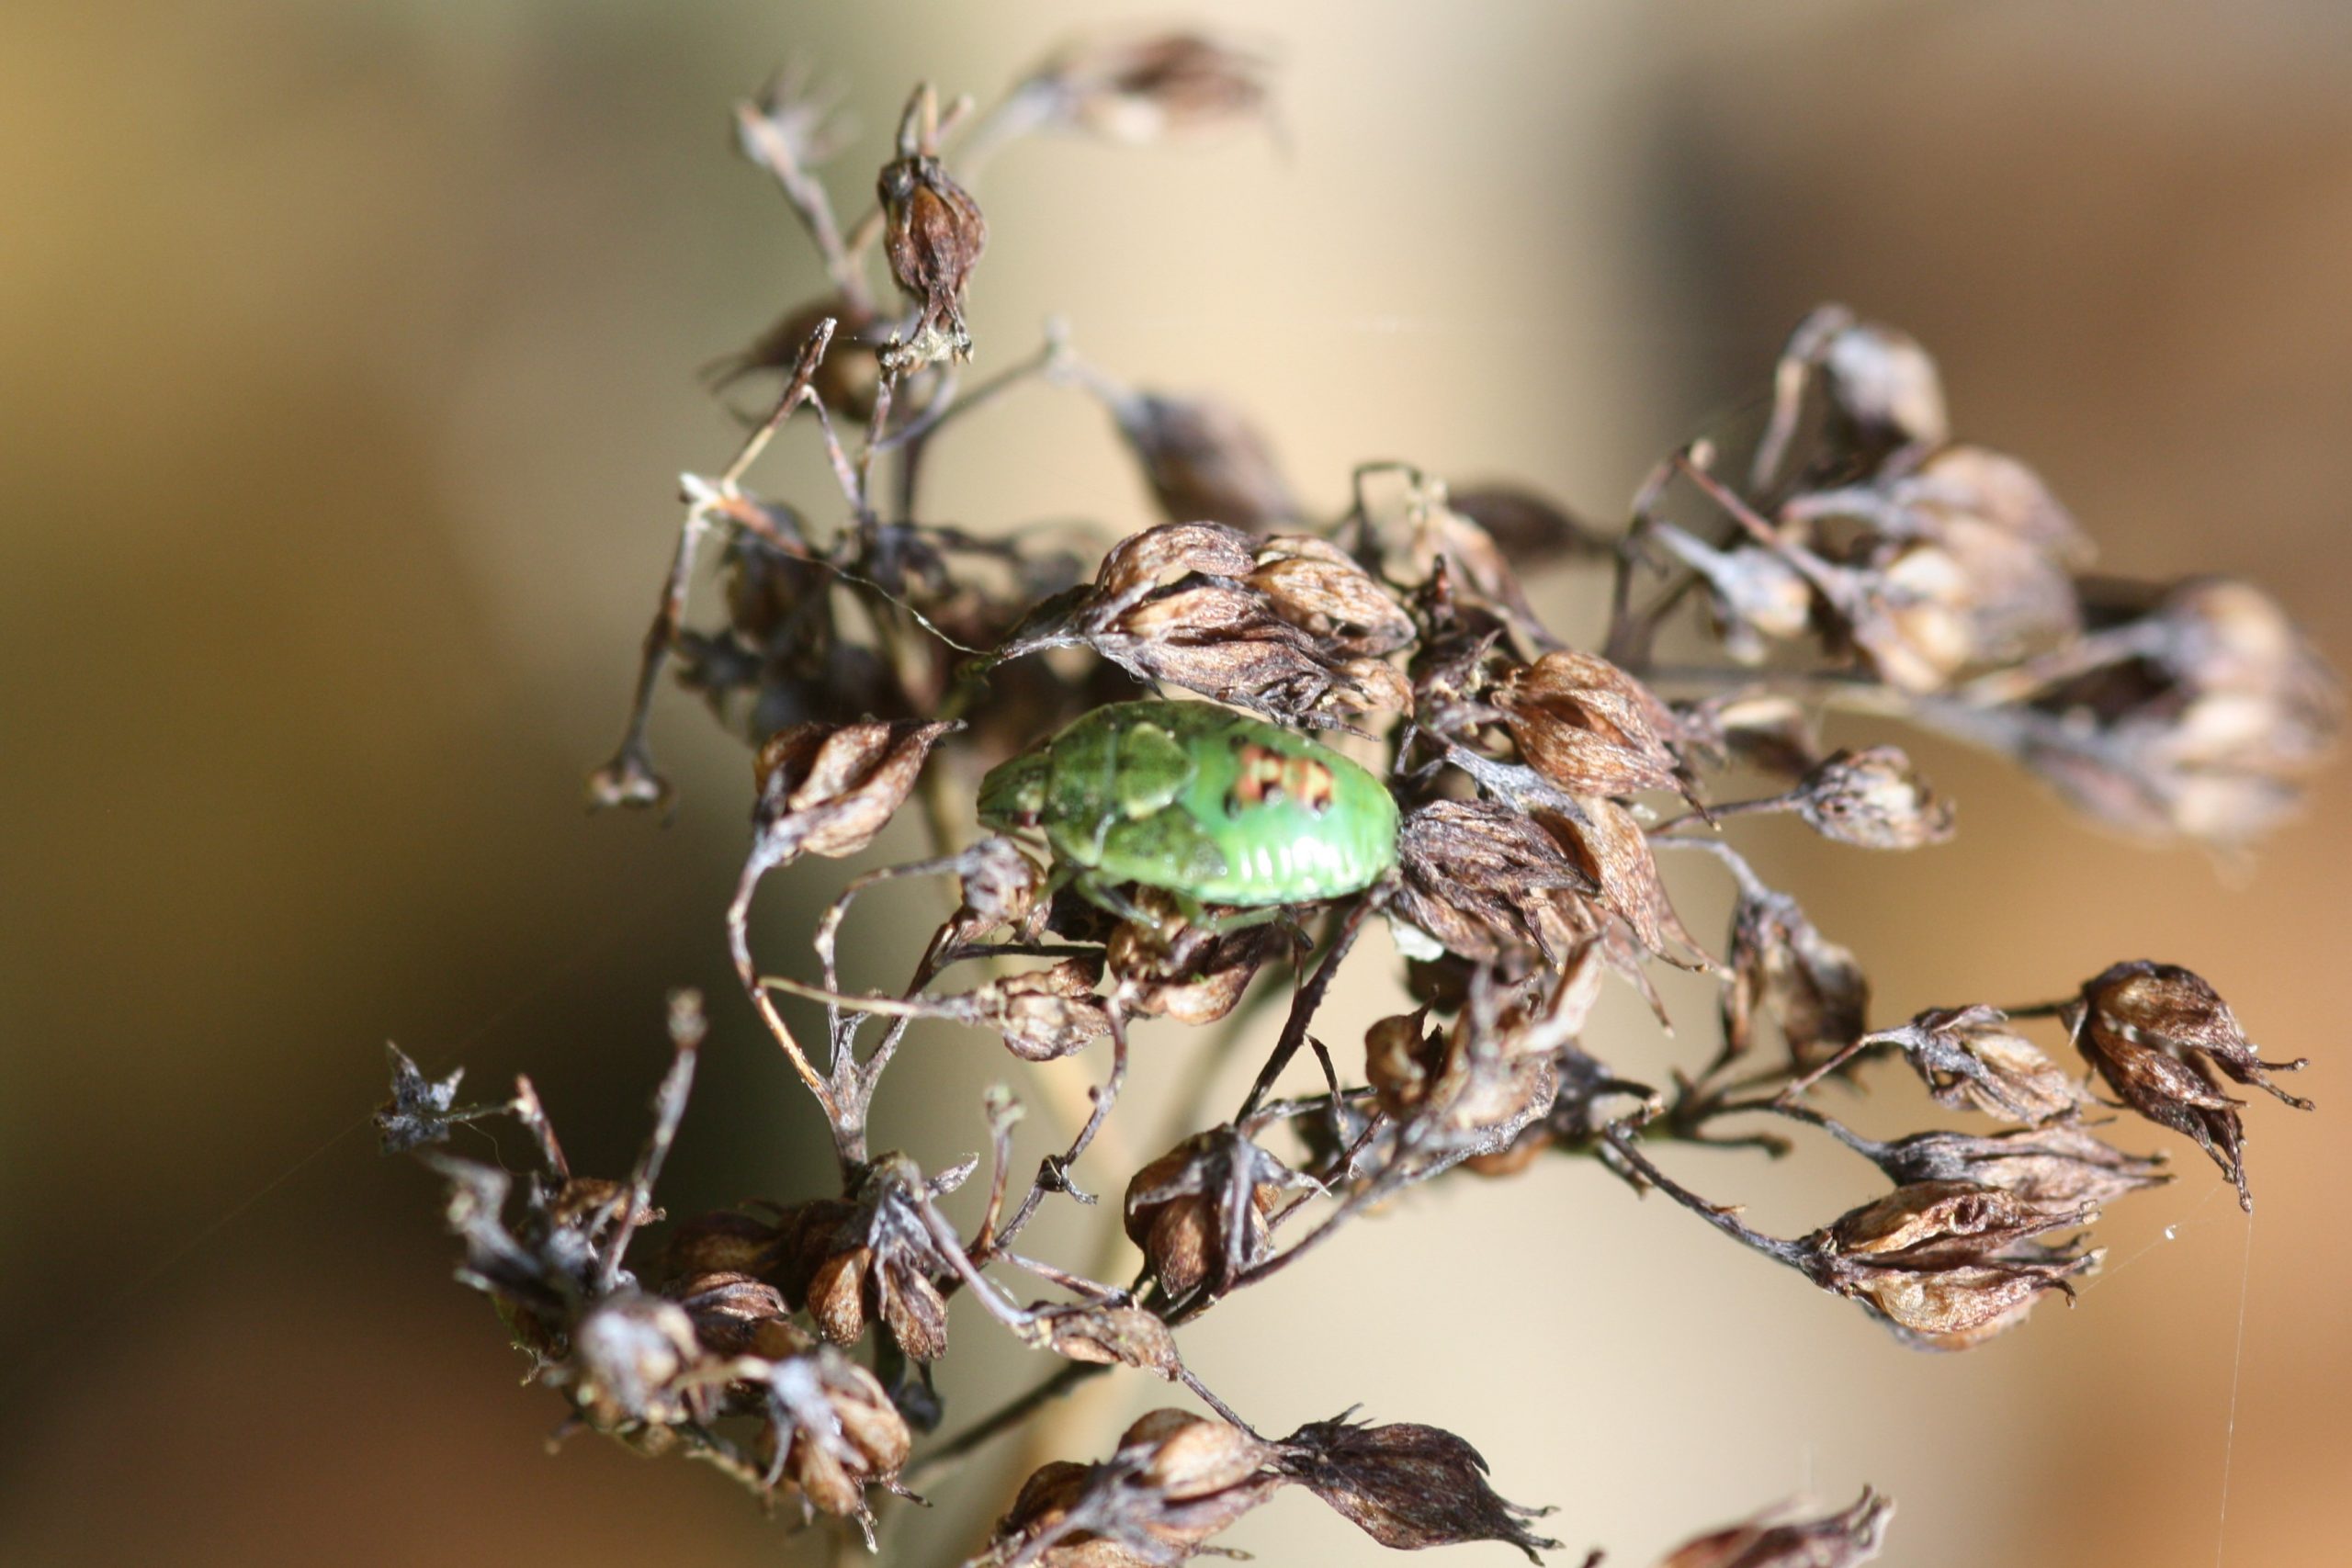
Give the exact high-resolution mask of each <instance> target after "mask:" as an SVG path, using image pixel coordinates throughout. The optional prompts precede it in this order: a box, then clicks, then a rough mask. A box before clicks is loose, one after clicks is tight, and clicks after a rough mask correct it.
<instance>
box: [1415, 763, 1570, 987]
mask: <svg viewBox="0 0 2352 1568" xmlns="http://www.w3.org/2000/svg"><path fill="white" fill-rule="evenodd" d="M1397 863H1398V865H1399V867H1400V868H1401V870H1402V872H1403V878H1402V881H1401V883H1400V885H1399V886H1398V887H1397V899H1396V904H1395V908H1396V912H1397V918H1398V919H1401V920H1403V921H1405V922H1406V924H1407V925H1408V926H1409V927H1410V928H1411V930H1412V931H1417V932H1419V933H1420V935H1421V936H1422V937H1424V938H1425V939H1427V940H1428V941H1429V942H1435V943H1436V944H1437V945H1438V946H1439V947H1442V949H1443V950H1444V951H1446V952H1448V953H1455V954H1458V955H1459V956H1461V957H1464V958H1467V959H1470V960H1472V961H1474V962H1476V963H1479V964H1493V963H1497V962H1498V961H1500V960H1502V959H1503V958H1504V957H1505V956H1506V955H1509V954H1525V953H1541V954H1542V955H1543V957H1544V960H1545V961H1546V962H1547V963H1550V964H1555V965H1556V964H1563V963H1565V962H1566V960H1567V957H1568V955H1569V954H1570V953H1574V952H1575V951H1576V949H1577V946H1578V945H1580V944H1581V943H1582V942H1584V941H1585V940H1586V939H1588V938H1589V937H1590V936H1591V935H1592V934H1593V932H1594V931H1595V930H1596V929H1597V927H1598V925H1599V923H1600V922H1599V920H1598V919H1597V918H1596V917H1595V916H1594V914H1593V913H1592V911H1591V910H1590V909H1589V908H1588V907H1587V906H1586V905H1585V902H1584V897H1583V896H1584V895H1587V894H1590V893H1594V892H1597V891H1598V890H1599V889H1598V886H1597V885H1596V884H1595V883H1594V881H1593V879H1592V877H1591V876H1590V875H1589V874H1587V873H1586V872H1584V871H1583V870H1580V869H1579V868H1578V867H1577V865H1576V863H1574V862H1572V861H1571V860H1570V859H1569V858H1568V856H1567V855H1566V852H1564V851H1563V850H1562V849H1561V848H1560V845H1559V843H1558V842H1557V840H1555V839H1554V838H1553V837H1552V835H1550V834H1549V833H1546V832H1545V831H1544V829H1541V828H1539V827H1537V826H1536V825H1535V824H1534V823H1533V822H1532V821H1530V820H1529V819H1528V818H1526V817H1525V816H1523V815H1522V814H1521V813H1520V812H1517V811H1513V810H1512V809H1510V807H1507V806H1502V805H1498V804H1497V803H1495V802H1492V801H1484V800H1439V801H1433V802H1431V803H1430V805H1428V806H1424V807H1421V808H1420V809H1419V810H1418V811H1414V812H1412V813H1410V814H1409V815H1408V816H1407V817H1406V818H1405V820H1404V823H1403V825H1402V827H1401V828H1400V829H1399V830H1398V833H1397ZM1398 930H1399V933H1400V937H1401V938H1402V940H1403V941H1404V942H1406V943H1408V944H1409V943H1410V942H1411V940H1412V939H1411V937H1410V936H1408V935H1404V928H1398ZM1408 956H1412V957H1424V958H1426V957H1431V956H1434V953H1431V952H1429V951H1425V950H1416V949H1412V948H1409V947H1408Z"/></svg>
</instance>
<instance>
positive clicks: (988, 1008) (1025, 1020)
mask: <svg viewBox="0 0 2352 1568" xmlns="http://www.w3.org/2000/svg"><path fill="white" fill-rule="evenodd" d="M1102 968H1103V966H1102V962H1101V960H1099V959H1092V958H1065V959H1063V960H1061V961H1060V962H1059V963H1057V964H1048V965H1047V966H1046V967H1045V968H1043V969H1033V970H1031V971H1030V972H1028V973H1027V974H1025V975H1009V976H1005V977H1004V978H1002V979H1000V980H990V981H989V982H987V983H986V984H984V985H981V986H978V987H975V988H974V989H973V990H972V991H970V992H969V993H967V999H966V1004H965V1007H964V1009H963V1011H964V1012H965V1013H966V1014H967V1016H968V1019H969V1021H972V1022H974V1023H977V1024H979V1025H981V1026H983V1027H985V1028H989V1029H993V1030H995V1031H997V1032H998V1033H1000V1034H1001V1035H1002V1036H1003V1038H1004V1046H1005V1049H1006V1050H1008V1051H1011V1052H1012V1054H1013V1055H1016V1056H1018V1057H1020V1058H1021V1059H1022V1060H1023V1061H1024V1062H1050V1061H1053V1060H1055V1059H1056V1058H1057V1057H1061V1056H1067V1055H1069V1054H1070V1053H1071V1052H1073V1051H1080V1050H1083V1049H1084V1048H1085V1047H1086V1044H1087V1043H1088V1042H1089V1041H1091V1040H1099V1039H1101V1038H1102V1037H1103V1035H1105V1034H1108V1033H1110V1032H1111V1014H1110V1011H1109V1009H1108V1008H1107V1007H1106V1006H1105V1004H1104V1003H1103V998H1101V997H1100V996H1098V995H1097V994H1096V993H1095V990H1094V987H1095V984H1096V982H1097V981H1099V980H1100V979H1101V978H1102Z"/></svg>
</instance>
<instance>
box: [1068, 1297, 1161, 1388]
mask: <svg viewBox="0 0 2352 1568" xmlns="http://www.w3.org/2000/svg"><path fill="white" fill-rule="evenodd" d="M1031 1324H1032V1328H1031V1331H1030V1332H1031V1335H1032V1337H1033V1339H1034V1342H1035V1343H1037V1344H1040V1345H1043V1346H1045V1347H1046V1348H1048V1349H1050V1350H1052V1351H1053V1352H1054V1354H1056V1355H1057V1356H1066V1357H1068V1358H1069V1359H1071V1360H1073V1361H1088V1362H1092V1363H1094V1364H1096V1365H1099V1366H1123V1367H1138V1368H1141V1369H1142V1370H1143V1371H1148V1372H1150V1373H1151V1374H1153V1375H1154V1376H1155V1377H1159V1378H1162V1379H1165V1380H1167V1381H1169V1382H1174V1381H1175V1379H1176V1376H1177V1374H1178V1373H1179V1372H1181V1371H1182V1370H1183V1365H1184V1364H1183V1362H1182V1359H1179V1358H1178V1356H1177V1354H1176V1340H1175V1337H1174V1336H1172V1335H1170V1333H1169V1332H1168V1325H1167V1324H1166V1323H1164V1322H1162V1321H1161V1320H1160V1318H1159V1316H1158V1315H1157V1314H1153V1313H1148V1312H1146V1311H1145V1310H1144V1309H1143V1308H1141V1307H1139V1306H1121V1305H1113V1304H1105V1303H1083V1304H1079V1305H1066V1306H1040V1307H1036V1308H1034V1309H1033V1310H1032V1316H1031Z"/></svg>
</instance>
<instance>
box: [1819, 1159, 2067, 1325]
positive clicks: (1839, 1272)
mask: <svg viewBox="0 0 2352 1568" xmlns="http://www.w3.org/2000/svg"><path fill="white" fill-rule="evenodd" d="M2090 1218H2091V1211H2090V1210H2088V1209H2087V1208H2085V1209H2076V1210H2070V1211H2065V1212H2061V1213H2052V1212H2051V1211H2049V1210H2046V1209H2041V1208H2037V1207H2036V1206H2034V1205H2033V1204H2031V1203H2029V1202H2028V1201H2025V1200H2024V1199H2022V1198H2020V1197H2018V1196H2017V1195H2016V1194H2015V1193H2012V1192H2004V1191H2002V1190H1999V1189H1997V1188H1991V1187H1980V1186H1977V1185H1975V1184H1973V1183H1971V1182H1966V1181H1926V1182H1919V1183H1917V1184H1915V1185H1913V1186H1909V1187H1903V1188H1898V1189H1897V1190H1894V1191H1893V1192H1890V1193H1888V1194H1887V1195H1886V1196H1885V1197H1883V1198H1881V1199H1880V1200H1878V1201H1876V1202H1874V1203H1867V1204H1864V1205H1863V1206H1862V1207H1861V1208H1859V1209H1856V1210H1854V1211H1853V1212H1851V1213H1848V1214H1846V1215H1845V1216H1843V1217H1842V1218H1840V1219H1839V1220H1838V1222H1837V1224H1833V1225H1830V1226H1829V1227H1827V1228H1826V1229H1825V1230H1818V1231H1815V1232H1814V1233H1813V1234H1812V1235H1808V1236H1805V1237H1804V1238H1803V1239H1802V1240H1801V1241H1799V1242H1798V1243H1797V1247H1798V1249H1799V1252H1800V1256H1801V1258H1802V1263H1801V1267H1803V1268H1804V1270H1805V1272H1806V1273H1807V1274H1808V1275H1810V1276H1811V1277H1812V1279H1813V1280H1814V1282H1815V1284H1817V1285H1819V1286H1821V1288H1822V1289H1824V1290H1826V1291H1833V1292H1837V1293H1838V1295H1841V1296H1846V1297H1849V1298H1850V1299H1852V1300H1854V1301H1858V1302H1860V1303H1861V1304H1862V1306H1863V1307H1864V1308H1865V1309H1866V1310H1867V1311H1869V1313H1870V1314H1871V1316H1873V1317H1875V1318H1877V1319H1879V1320H1880V1321H1881V1322H1883V1323H1884V1324H1885V1325H1887V1326H1888V1327H1889V1328H1891V1329H1893V1330H1894V1335H1895V1337H1897V1338H1898V1339H1901V1340H1902V1341H1903V1342H1904V1343H1905V1344H1907V1345H1910V1346H1912V1347H1913V1348H1917V1349H1922V1350H1965V1349H1967V1348H1970V1347H1972V1346H1974V1345H1977V1344H1981V1343H1982V1342H1983V1341H1985V1340H1986V1339H1989V1338H1991V1337H1993V1336H1994V1335H1996V1334H1998V1333H2000V1332H2001V1331H2002V1330H2003V1329H2005V1328H2008V1327H2011V1326H2013V1325H2017V1324H2018V1323H2022V1322H2023V1321H2024V1320H2025V1316H2026V1314H2027V1313H2028V1312H2030V1311H2031V1310H2032V1307H2033V1303H2034V1302H2035V1300H2036V1299H2038V1298H2039V1297H2040V1296H2041V1292H2044V1291H2051V1290H2055V1291H2061V1292H2064V1293H2065V1294H2066V1295H2067V1296H2068V1297H2069V1298H2070V1299H2071V1298H2072V1296H2073V1295H2074V1288H2073V1287H2072V1286H2071V1285H2069V1284H2068V1283H2067V1280H2068V1279H2069V1277H2071V1276H2073V1275H2075V1274H2079V1273H2082V1272H2084V1271H2086V1270H2087V1269H2094V1268H2096V1267H2098V1259H2099V1258H2100V1256H2101V1255H2100V1254H2099V1253H2098V1252H2097V1251H2092V1252H2086V1253H2081V1254H2076V1253H2075V1252H2074V1251H2072V1250H2071V1249H2070V1248H2068V1247H2063V1246H2061V1247H2052V1246H2050V1245H2047V1244H2041V1243H2037V1242H2035V1241H2034V1240H2033V1239H2032V1238H2034V1237H2036V1236H2040V1235H2045V1234H2046V1233H2048V1232H2051V1231H2054V1230H2062V1229H2066V1228H2069V1227H2072V1226H2076V1225H2080V1224H2084V1223H2085V1222H2086V1221H2087V1220H2088V1219H2090Z"/></svg>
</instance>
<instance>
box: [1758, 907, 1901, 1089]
mask: <svg viewBox="0 0 2352 1568" xmlns="http://www.w3.org/2000/svg"><path fill="white" fill-rule="evenodd" d="M1729 962H1730V965H1731V972H1732V981H1731V984H1730V985H1729V986H1728V987H1725V988H1724V1003H1723V1008H1724V1048H1725V1049H1726V1050H1729V1051H1732V1052H1735V1053H1737V1052H1745V1051H1747V1050H1748V1049H1750V1048H1751V1047H1752V1046H1753V1044H1754V1043H1755V1039H1756V1021H1757V1020H1758V1018H1759V1017H1769V1018H1770V1019H1771V1020H1773V1021H1775V1022H1776V1023H1778V1024H1779V1025H1780V1027H1781V1036H1782V1038H1783V1039H1784V1040H1785V1041H1786V1042H1787V1044H1788V1051H1789V1060H1790V1061H1791V1063H1792V1065H1794V1066H1797V1067H1799V1068H1806V1067H1813V1066H1818V1065H1820V1064H1821V1063H1823V1062H1826V1061H1827V1060H1828V1059H1829V1058H1830V1057H1832V1056H1834V1055H1837V1054H1838V1052H1839V1051H1842V1050H1844V1049H1845V1048H1846V1047H1848V1046H1849V1045H1852V1044H1853V1043H1855V1042H1857V1041H1859V1040H1860V1039H1861V1037H1862V1033H1863V1031H1864V1029H1865V1028H1866V1027H1867V1020H1868V1018H1869V1015H1870V1000H1871V983H1870V976H1867V975H1865V974H1863V973H1862V966H1861V964H1859V963H1857V962H1856V961H1855V958H1854V955H1853V953H1851V952H1849V950H1848V949H1846V948H1843V947H1840V946H1839V945H1838V943H1836V942H1831V941H1830V940H1829V939H1828V938H1827V937H1825V936H1823V935H1822V934H1821V932H1820V931H1819V930H1817V929H1816V928H1815V925H1814V923H1813V922H1812V921H1811V920H1810V919H1806V918H1805V913H1804V910H1803V909H1802V908H1798V906H1797V902H1796V900H1795V899H1793V898H1791V897H1788V896H1787V895H1786V894H1784V893H1770V892H1761V891H1747V892H1743V893H1742V894H1741V895H1740V898H1739V903H1738V904H1737V906H1736V907H1735V908H1734V909H1733V911H1732V924H1731V944H1730V953H1729Z"/></svg>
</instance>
